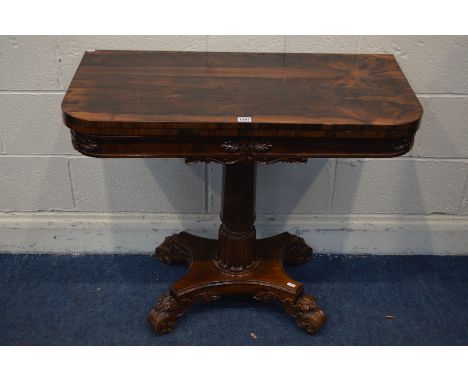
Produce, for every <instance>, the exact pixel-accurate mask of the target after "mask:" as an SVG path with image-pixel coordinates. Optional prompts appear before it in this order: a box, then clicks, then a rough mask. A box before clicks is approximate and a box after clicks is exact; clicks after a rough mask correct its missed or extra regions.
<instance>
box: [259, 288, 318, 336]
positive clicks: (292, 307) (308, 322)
mask: <svg viewBox="0 0 468 382" xmlns="http://www.w3.org/2000/svg"><path fill="white" fill-rule="evenodd" d="M254 298H255V299H256V300H259V301H262V302H266V303H268V302H271V301H275V300H276V301H279V302H280V303H281V304H282V305H283V307H284V309H285V310H286V312H288V313H289V314H290V315H291V316H292V317H293V318H294V319H295V320H296V324H297V326H299V327H300V328H302V329H304V330H305V331H306V332H308V333H309V334H315V333H317V332H318V331H319V330H320V328H321V327H322V325H323V324H324V323H325V321H326V319H327V318H326V316H325V313H324V312H323V311H322V310H321V309H319V307H318V306H317V302H316V300H315V297H313V296H310V295H303V296H301V297H300V298H299V299H297V301H294V299H292V298H287V297H283V296H282V295H281V294H280V293H278V292H276V291H273V290H259V291H257V292H255V293H254Z"/></svg>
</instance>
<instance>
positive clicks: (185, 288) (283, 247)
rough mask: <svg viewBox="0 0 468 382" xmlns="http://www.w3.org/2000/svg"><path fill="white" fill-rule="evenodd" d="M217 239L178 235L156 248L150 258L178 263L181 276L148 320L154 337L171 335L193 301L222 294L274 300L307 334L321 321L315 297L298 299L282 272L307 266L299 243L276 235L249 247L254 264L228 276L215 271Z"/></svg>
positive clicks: (306, 252) (296, 286)
mask: <svg viewBox="0 0 468 382" xmlns="http://www.w3.org/2000/svg"><path fill="white" fill-rule="evenodd" d="M217 248H218V241H217V240H210V239H205V238H201V237H198V236H194V235H191V234H189V233H187V232H181V233H179V234H176V235H172V236H169V237H167V238H166V239H165V241H164V242H163V243H162V244H161V245H160V246H159V247H158V248H156V251H155V256H156V257H157V258H158V259H159V260H161V261H164V262H165V263H168V264H180V263H184V264H187V265H188V266H189V269H188V272H187V274H186V275H185V276H184V277H182V278H181V279H180V280H178V281H177V282H175V283H174V284H172V285H171V288H170V294H169V295H163V296H161V297H160V299H159V301H158V303H157V304H156V306H155V307H154V308H153V309H152V310H151V311H150V313H149V315H148V323H149V324H150V325H151V327H152V328H153V329H154V331H155V332H157V333H160V334H162V333H167V332H169V331H171V330H172V329H173V327H174V325H175V323H176V320H177V317H179V316H181V315H182V314H183V313H184V312H186V311H187V309H189V307H190V306H191V305H193V304H195V303H197V302H209V301H214V300H217V299H219V298H220V297H221V296H223V295H251V296H253V297H254V298H255V299H256V300H259V301H263V302H271V301H277V302H279V303H280V304H282V306H283V307H284V309H285V310H286V312H287V313H289V314H290V315H291V316H292V317H293V318H294V319H295V320H296V323H297V325H298V326H299V327H301V328H303V329H304V330H306V331H307V332H308V333H310V334H314V333H316V332H317V331H318V330H319V329H320V327H321V326H322V325H323V324H324V322H325V321H326V316H325V313H324V312H323V311H322V310H320V309H319V308H318V307H317V304H316V301H315V298H314V297H313V296H311V295H305V294H304V288H303V285H302V284H301V283H300V282H298V281H295V280H293V279H292V278H291V277H289V276H288V275H287V273H286V272H285V271H284V268H283V263H285V264H300V263H303V262H305V261H307V260H308V259H309V258H310V257H311V254H312V249H311V248H310V247H309V246H308V245H307V244H305V242H304V240H303V239H302V238H300V237H297V236H295V235H291V234H289V233H282V234H280V235H277V236H273V237H270V238H267V239H259V240H256V242H255V253H256V257H257V260H256V262H255V265H254V266H253V267H252V268H251V269H249V270H248V271H245V272H242V273H233V272H229V271H226V270H224V269H222V268H221V267H219V266H218V264H217V261H216V251H217Z"/></svg>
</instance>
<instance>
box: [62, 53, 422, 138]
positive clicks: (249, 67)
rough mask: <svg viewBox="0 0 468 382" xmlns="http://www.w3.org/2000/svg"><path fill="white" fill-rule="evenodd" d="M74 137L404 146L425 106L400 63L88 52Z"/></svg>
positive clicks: (76, 84)
mask: <svg viewBox="0 0 468 382" xmlns="http://www.w3.org/2000/svg"><path fill="white" fill-rule="evenodd" d="M62 111H63V117H64V121H65V124H66V125H67V126H68V127H70V128H71V129H72V130H73V131H74V132H75V133H78V134H87V135H93V136H98V137H99V136H107V137H110V136H121V137H122V136H127V137H132V136H133V137H163V138H167V137H223V138H228V137H264V138H316V139H320V138H338V139H339V138H361V139H373V138H379V139H383V138H404V137H408V136H414V133H415V131H416V129H417V127H418V125H419V121H420V119H421V116H422V107H421V105H420V103H419V101H418V99H417V98H416V96H415V94H414V93H413V91H412V89H411V87H410V85H409V83H408V81H407V80H406V78H405V76H404V74H403V72H402V71H401V69H400V67H399V65H398V63H397V61H396V60H395V58H394V56H392V55H386V54H385V55H384V54H382V55H375V54H373V55H369V54H295V53H286V54H285V53H207V52H150V51H106V50H100V51H92V52H86V53H85V54H84V56H83V59H82V61H81V63H80V65H79V67H78V69H77V71H76V74H75V76H74V78H73V80H72V82H71V84H70V87H69V89H68V91H67V93H66V95H65V97H64V100H63V103H62Z"/></svg>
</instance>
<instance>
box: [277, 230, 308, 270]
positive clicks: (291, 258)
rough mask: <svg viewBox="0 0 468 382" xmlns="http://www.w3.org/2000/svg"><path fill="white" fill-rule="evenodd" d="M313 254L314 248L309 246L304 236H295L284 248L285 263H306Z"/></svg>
mask: <svg viewBox="0 0 468 382" xmlns="http://www.w3.org/2000/svg"><path fill="white" fill-rule="evenodd" d="M311 256H312V248H311V247H309V246H308V245H307V244H306V243H305V241H304V239H303V238H302V237H298V236H294V237H293V238H292V239H291V242H290V243H289V244H287V245H286V246H285V247H284V248H283V250H282V258H283V263H284V264H293V265H299V264H303V263H305V262H306V261H307V260H309V259H310V258H311Z"/></svg>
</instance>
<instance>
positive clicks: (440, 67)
mask: <svg viewBox="0 0 468 382" xmlns="http://www.w3.org/2000/svg"><path fill="white" fill-rule="evenodd" d="M87 49H147V50H196V51H204V50H208V51H248V52H343V53H357V52H361V53H392V54H394V55H395V56H396V58H397V60H398V62H399V63H400V65H401V67H402V69H403V71H404V72H405V74H406V75H407V77H408V79H409V81H410V83H411V85H412V87H413V89H414V91H415V92H416V93H417V95H418V97H419V99H420V100H421V103H422V104H423V107H424V110H425V112H424V118H423V122H422V124H421V128H420V131H419V132H418V134H417V136H416V145H415V147H414V148H413V150H412V151H411V152H410V153H409V154H407V155H405V156H404V157H400V158H393V159H379V160H377V159H358V160H348V159H340V160H335V159H329V160H326V159H318V160H309V162H308V163H307V164H305V165H293V164H276V165H270V166H259V169H258V195H259V198H258V203H257V205H258V213H259V222H258V231H259V233H260V234H265V235H266V234H270V233H275V232H279V231H280V230H282V229H287V230H290V231H293V232H297V233H298V234H301V235H303V236H304V237H305V238H306V240H307V241H308V242H310V243H311V244H312V245H313V246H314V247H315V249H316V250H317V251H319V252H341V251H344V252H348V253H434V254H439V253H449V254H450V253H453V254H461V253H467V252H468V235H467V234H466V233H467V228H468V187H467V178H468V122H467V121H468V37H437V36H435V37H432V36H423V37H417V36H414V37H405V36H403V37H399V36H385V37H380V36H360V37H359V36H343V37H340V36H131V37H130V36H31V37H28V36H12V37H7V36H2V37H0V211H1V212H0V252H15V251H17V252H49V251H52V252H94V251H100V252H125V253H130V252H132V253H133V252H145V253H146V252H148V253H149V252H151V251H152V249H153V247H154V245H156V243H157V242H158V241H160V240H161V239H162V237H163V236H164V235H165V234H167V233H170V232H173V231H177V230H180V229H183V228H187V229H191V230H195V231H198V232H204V234H206V235H207V236H215V235H216V225H217V213H218V211H219V206H220V198H219V191H220V182H221V179H220V175H221V171H220V170H221V167H220V166H219V165H216V164H214V165H211V164H210V165H203V164H199V165H193V166H186V165H185V164H184V163H183V161H182V160H181V159H166V160H162V159H155V160H153V159H132V160H125V159H106V160H101V159H92V158H87V157H84V156H81V155H80V154H79V153H77V152H76V151H74V149H73V147H72V146H71V143H70V136H69V133H68V129H67V128H66V127H65V126H64V125H63V123H62V121H61V115H60V102H61V100H62V98H63V96H64V94H65V90H66V89H67V86H68V84H69V82H70V80H71V78H72V76H73V73H74V71H75V69H76V67H77V65H78V63H79V61H80V59H81V56H82V54H83V52H84V51H85V50H87ZM145 222H147V224H143V223H145Z"/></svg>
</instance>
